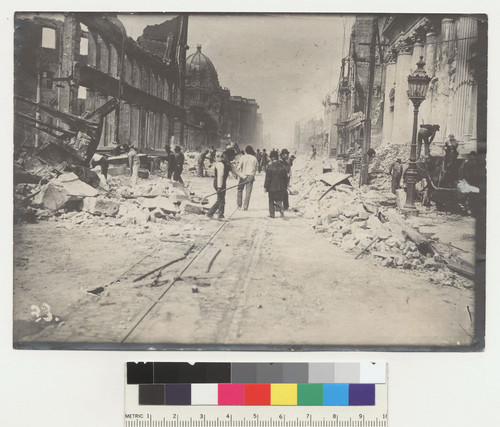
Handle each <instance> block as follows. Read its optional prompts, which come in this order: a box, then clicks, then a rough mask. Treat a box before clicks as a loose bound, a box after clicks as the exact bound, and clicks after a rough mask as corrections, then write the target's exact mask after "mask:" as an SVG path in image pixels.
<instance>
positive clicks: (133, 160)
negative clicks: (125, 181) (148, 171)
mask: <svg viewBox="0 0 500 427" xmlns="http://www.w3.org/2000/svg"><path fill="white" fill-rule="evenodd" d="M140 165H141V161H140V159H139V154H137V151H136V150H135V147H134V146H133V145H131V146H130V147H128V166H129V168H130V184H131V186H132V187H135V185H136V184H137V179H138V178H139V167H140Z"/></svg>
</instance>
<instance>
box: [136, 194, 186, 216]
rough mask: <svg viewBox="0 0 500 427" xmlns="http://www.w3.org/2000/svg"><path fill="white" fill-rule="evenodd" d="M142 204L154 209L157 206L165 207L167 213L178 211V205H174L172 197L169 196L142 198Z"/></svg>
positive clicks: (144, 206)
mask: <svg viewBox="0 0 500 427" xmlns="http://www.w3.org/2000/svg"><path fill="white" fill-rule="evenodd" d="M141 206H142V207H143V208H148V209H149V210H154V209H156V208H160V209H163V210H164V211H165V212H166V213H173V214H175V213H177V206H175V205H174V203H173V201H172V200H171V198H167V197H161V196H160V197H153V198H147V197H145V198H143V199H141Z"/></svg>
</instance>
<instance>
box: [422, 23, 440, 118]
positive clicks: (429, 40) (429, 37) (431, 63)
mask: <svg viewBox="0 0 500 427" xmlns="http://www.w3.org/2000/svg"><path fill="white" fill-rule="evenodd" d="M436 47H437V33H436V29H435V28H434V27H433V26H432V25H430V26H428V27H427V34H426V35H425V52H424V61H425V71H427V75H428V76H429V77H430V78H431V83H430V85H429V90H428V91H427V99H426V100H425V101H424V102H423V103H422V105H421V107H420V117H422V118H423V119H424V121H427V122H428V123H430V122H436V124H439V125H441V126H442V123H439V116H438V112H437V111H436V112H435V111H434V109H433V106H434V104H435V101H436V99H435V84H434V83H435V81H436V80H435V77H436ZM434 113H436V114H434Z"/></svg>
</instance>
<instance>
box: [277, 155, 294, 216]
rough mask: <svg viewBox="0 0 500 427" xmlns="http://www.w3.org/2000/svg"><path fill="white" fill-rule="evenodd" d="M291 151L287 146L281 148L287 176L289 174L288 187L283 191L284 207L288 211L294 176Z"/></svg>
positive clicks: (281, 156)
mask: <svg viewBox="0 0 500 427" xmlns="http://www.w3.org/2000/svg"><path fill="white" fill-rule="evenodd" d="M289 156H290V153H289V152H288V150H287V149H286V148H284V149H283V150H281V153H280V158H281V162H282V163H283V167H284V168H285V170H286V176H287V181H286V189H285V191H283V208H284V209H285V210H286V211H287V210H288V208H289V207H290V205H289V203H288V186H289V185H290V179H291V177H292V163H291V161H290V157H289Z"/></svg>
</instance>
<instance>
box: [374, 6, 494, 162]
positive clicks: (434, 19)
mask: <svg viewBox="0 0 500 427" xmlns="http://www.w3.org/2000/svg"><path fill="white" fill-rule="evenodd" d="M381 35H382V36H383V38H384V40H385V44H386V45H387V53H386V54H385V58H384V68H385V73H384V74H385V82H386V83H385V94H384V96H385V108H384V133H383V140H384V141H385V142H390V143H396V144H407V143H409V142H410V141H411V130H412V117H413V104H412V102H411V101H410V100H409V99H408V96H407V90H408V75H409V74H410V73H411V72H412V71H413V70H415V69H416V63H417V62H418V61H419V58H420V56H423V60H424V62H425V67H424V68H425V70H426V72H427V74H428V75H429V77H431V82H430V85H429V89H428V92H427V97H426V99H425V101H424V102H422V104H421V106H420V110H419V123H431V124H439V125H440V132H438V134H436V138H435V142H436V143H440V142H443V141H446V140H447V138H448V135H450V134H453V135H454V136H455V137H456V139H457V140H458V141H459V144H460V145H459V151H460V152H462V153H469V152H470V151H472V150H474V151H477V148H478V147H477V142H481V143H484V142H485V141H486V71H487V41H486V37H487V21H486V17H485V16H475V15H449V16H448V15H425V16H422V15H392V16H390V17H388V19H387V20H386V22H385V24H384V26H383V28H382V33H381ZM478 101H479V102H478Z"/></svg>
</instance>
